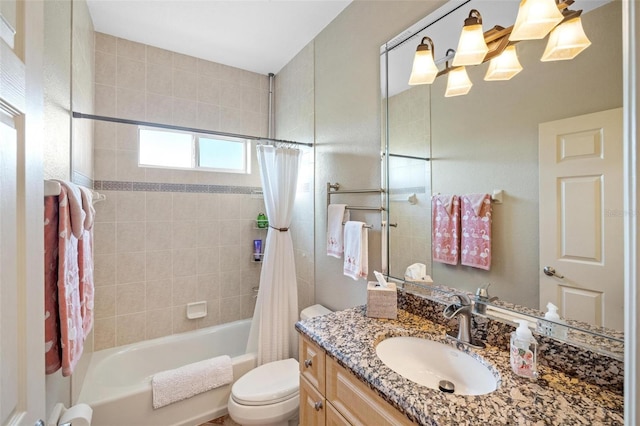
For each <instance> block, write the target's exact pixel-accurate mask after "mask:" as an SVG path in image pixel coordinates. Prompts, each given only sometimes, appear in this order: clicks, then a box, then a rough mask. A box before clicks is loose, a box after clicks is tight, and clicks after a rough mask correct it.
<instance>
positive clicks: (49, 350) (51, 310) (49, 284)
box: [44, 196, 62, 374]
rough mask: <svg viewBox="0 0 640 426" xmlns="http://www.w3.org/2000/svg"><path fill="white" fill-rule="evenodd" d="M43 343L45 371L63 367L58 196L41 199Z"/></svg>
mask: <svg viewBox="0 0 640 426" xmlns="http://www.w3.org/2000/svg"><path fill="white" fill-rule="evenodd" d="M44 344H45V373H46V374H51V373H55V372H56V371H58V369H59V368H60V367H61V366H62V358H61V354H60V330H59V329H58V197H57V196H51V197H45V199H44Z"/></svg>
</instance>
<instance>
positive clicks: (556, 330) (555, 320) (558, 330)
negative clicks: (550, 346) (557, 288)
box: [537, 302, 567, 339]
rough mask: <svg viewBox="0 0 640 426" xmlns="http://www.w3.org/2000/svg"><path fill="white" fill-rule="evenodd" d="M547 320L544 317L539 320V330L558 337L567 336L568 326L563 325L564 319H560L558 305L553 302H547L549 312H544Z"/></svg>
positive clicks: (563, 337) (564, 337) (546, 334)
mask: <svg viewBox="0 0 640 426" xmlns="http://www.w3.org/2000/svg"><path fill="white" fill-rule="evenodd" d="M544 318H545V320H549V321H545V320H543V319H540V320H538V327H537V331H538V332H539V333H541V334H544V335H545V336H552V337H557V338H558V339H566V338H567V327H565V326H564V325H562V323H564V321H562V320H561V319H560V315H558V307H557V306H556V305H554V304H553V303H551V302H549V303H547V312H546V313H545V314H544Z"/></svg>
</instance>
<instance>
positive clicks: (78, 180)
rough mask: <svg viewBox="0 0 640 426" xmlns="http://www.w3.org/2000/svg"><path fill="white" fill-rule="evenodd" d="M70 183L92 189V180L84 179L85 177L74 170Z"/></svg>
mask: <svg viewBox="0 0 640 426" xmlns="http://www.w3.org/2000/svg"><path fill="white" fill-rule="evenodd" d="M71 182H73V183H75V184H77V185H82V186H84V187H87V188H93V180H92V179H90V178H88V177H86V176H85V175H83V174H82V173H78V172H76V171H75V170H74V171H73V175H72V177H71Z"/></svg>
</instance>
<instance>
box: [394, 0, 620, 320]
mask: <svg viewBox="0 0 640 426" xmlns="http://www.w3.org/2000/svg"><path fill="white" fill-rule="evenodd" d="M605 3H606V4H604V5H603V2H595V1H585V0H582V1H581V0H578V1H576V2H575V4H574V5H573V6H572V7H571V9H572V10H579V9H583V10H584V12H583V13H582V23H583V26H584V29H585V32H586V34H587V36H588V37H589V39H590V40H591V42H592V45H591V46H590V47H589V48H587V49H586V50H585V51H583V52H582V53H580V55H578V56H577V57H576V58H574V59H573V60H568V61H556V62H541V61H540V57H541V55H542V52H543V51H544V48H545V45H546V42H547V38H544V39H542V40H527V41H523V42H520V43H518V44H517V50H518V57H519V60H520V63H521V64H522V66H523V71H522V72H521V73H519V74H518V75H516V76H515V77H514V78H512V79H511V80H509V81H494V82H487V81H484V80H483V78H484V75H485V73H486V71H487V67H488V65H489V64H488V63H485V64H482V65H478V66H473V67H467V71H468V73H469V77H470V79H471V81H472V82H473V87H472V88H471V91H470V92H469V93H468V94H467V95H465V96H457V97H450V98H446V97H445V96H444V92H445V87H446V83H447V77H446V76H440V77H438V78H437V79H436V80H435V82H434V83H433V84H432V85H420V86H408V84H407V82H408V80H409V75H410V71H411V65H412V62H413V55H414V53H415V49H416V47H417V45H418V44H419V42H420V40H421V38H422V37H424V36H429V37H431V38H432V39H433V42H434V45H435V58H436V64H438V66H439V68H440V69H441V70H442V69H443V68H444V61H439V59H441V58H443V57H444V55H445V52H446V50H447V49H449V48H456V46H457V42H458V37H459V33H460V30H461V28H462V24H463V21H464V18H466V17H467V16H468V13H469V11H470V10H471V9H472V8H475V9H477V10H479V11H480V12H481V13H482V16H483V28H484V30H485V31H486V30H488V29H489V28H491V27H493V26H494V25H502V26H504V27H508V26H510V25H512V24H513V22H514V21H515V16H516V13H517V6H518V2H500V1H483V0H473V1H471V2H470V3H469V2H463V1H455V2H449V3H448V4H447V5H445V6H444V7H443V8H441V9H439V10H438V11H436V12H434V14H432V15H430V16H428V17H427V18H425V19H423V20H422V21H420V22H419V23H417V24H416V25H414V26H412V27H411V28H409V29H408V30H407V31H405V32H403V33H402V34H400V35H399V36H398V37H396V38H395V39H393V40H391V41H389V42H388V43H386V44H385V45H384V46H383V48H382V55H381V76H382V82H383V88H382V97H383V100H382V104H383V111H382V113H383V120H382V122H383V123H384V129H383V139H384V140H383V150H384V152H385V154H386V155H385V156H384V171H385V173H383V179H384V182H383V184H384V185H385V188H386V189H387V190H388V200H387V201H388V218H387V220H388V222H389V224H390V225H391V226H390V227H389V235H388V273H389V275H390V276H392V277H395V278H400V279H402V278H403V277H404V275H405V271H406V268H407V267H408V266H409V265H412V264H414V263H424V264H425V265H426V272H427V274H429V275H431V277H432V278H433V281H434V282H435V284H438V285H444V286H448V287H451V288H454V289H459V290H464V291H468V292H475V291H476V289H477V288H478V287H481V286H484V285H486V284H487V283H491V286H490V287H489V294H490V296H497V297H499V299H500V300H502V301H507V302H511V303H513V304H516V305H519V306H521V307H522V310H523V311H526V312H527V313H531V312H533V313H535V314H538V315H539V314H540V313H539V312H538V311H537V310H538V309H539V308H543V309H544V304H545V303H543V304H542V305H543V306H540V305H541V303H540V290H539V289H540V286H541V285H542V284H541V280H542V279H543V278H544V277H543V275H542V268H543V267H544V266H546V265H542V264H540V255H539V247H540V244H539V241H540V236H539V235H540V233H541V232H546V229H539V228H540V227H539V224H540V222H541V219H540V214H539V202H540V200H539V195H538V194H539V189H540V187H539V177H540V172H539V164H538V157H539V154H538V125H539V124H540V123H546V122H550V121H554V120H560V119H566V118H570V117H575V116H580V115H584V114H588V113H595V112H599V111H605V110H611V109H614V108H620V107H621V106H622V45H621V43H622V42H621V40H622V37H621V25H620V22H621V20H622V15H621V6H620V3H619V2H608V3H607V2H605ZM496 5H497V6H498V7H499V10H498V11H497V12H493V11H492V6H496ZM458 7H459V11H457V12H456V13H449V12H451V10H452V9H455V8H458ZM507 9H508V10H507ZM445 15H446V16H445ZM460 16H461V18H460ZM440 18H442V19H440ZM621 168H622V165H620V169H621ZM494 190H502V191H503V201H502V203H500V204H498V203H492V263H491V268H490V270H489V271H484V270H481V269H477V268H472V267H468V266H461V265H460V263H458V265H457V266H452V265H446V264H443V263H437V262H432V260H431V195H432V194H433V193H442V194H460V195H462V194H469V193H489V194H491V193H492V192H493V191H494ZM621 190H622V189H621V188H620V191H621ZM604 207H605V209H609V208H611V210H605V216H606V217H605V218H604V220H605V221H619V223H620V226H622V218H621V217H614V216H615V214H607V212H615V211H618V212H619V210H616V209H617V207H612V206H607V205H605V206H604ZM395 224H397V226H396V227H394V226H393V225H395ZM622 244H623V241H622V239H620V241H619V249H620V253H621V254H622V250H623V248H622ZM555 267H556V268H557V269H559V270H561V268H560V267H558V266H557V265H556V266H555ZM619 269H620V271H619V275H617V277H612V278H611V280H610V282H609V283H607V284H608V285H611V286H619V292H620V294H622V288H623V281H622V267H620V268H619ZM560 272H561V271H560ZM622 306H623V302H622V300H620V309H619V310H620V311H622ZM561 308H562V307H561ZM564 308H565V311H566V312H567V313H569V314H565V312H561V314H562V315H563V316H565V317H569V318H573V319H576V320H579V321H584V319H583V318H580V309H579V307H578V306H574V307H572V306H571V305H568V306H565V307H564ZM620 324H622V323H620ZM605 325H606V326H607V327H608V328H614V329H616V330H622V326H621V325H620V326H619V327H617V326H613V325H610V324H605ZM585 328H588V327H585Z"/></svg>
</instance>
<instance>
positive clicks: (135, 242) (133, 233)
mask: <svg viewBox="0 0 640 426" xmlns="http://www.w3.org/2000/svg"><path fill="white" fill-rule="evenodd" d="M145 249H146V244H145V223H144V222H118V224H117V228H116V251H117V252H118V253H128V252H132V251H133V252H138V251H144V250H145Z"/></svg>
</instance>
